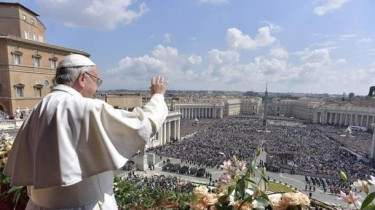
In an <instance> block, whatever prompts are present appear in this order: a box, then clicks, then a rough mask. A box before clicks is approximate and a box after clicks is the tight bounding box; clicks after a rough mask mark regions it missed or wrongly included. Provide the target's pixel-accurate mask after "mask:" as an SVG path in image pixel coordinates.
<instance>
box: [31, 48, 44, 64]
mask: <svg viewBox="0 0 375 210" xmlns="http://www.w3.org/2000/svg"><path fill="white" fill-rule="evenodd" d="M38 52H39V51H38V50H34V55H33V63H34V67H40V61H41V59H42V56H41V55H39V53H38Z"/></svg>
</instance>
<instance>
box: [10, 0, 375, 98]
mask: <svg viewBox="0 0 375 210" xmlns="http://www.w3.org/2000/svg"><path fill="white" fill-rule="evenodd" d="M7 2H16V1H7ZM18 2H19V3H21V4H22V5H24V6H25V7H27V8H29V9H31V10H32V11H34V12H35V13H37V14H38V15H39V20H40V21H42V23H43V24H44V25H45V26H46V28H47V29H46V37H45V39H46V42H47V43H49V44H54V45H60V46H64V47H68V48H73V49H78V50H83V51H85V52H88V53H89V54H90V55H91V59H92V60H93V61H94V62H95V63H96V64H97V66H98V68H99V69H100V72H101V77H102V78H103V80H104V82H103V85H102V86H101V87H100V89H101V90H110V89H133V90H137V89H143V90H145V89H148V87H149V86H150V84H149V83H150V79H151V78H152V77H153V76H155V75H159V74H161V75H164V76H165V78H166V80H168V81H169V85H168V89H171V90H224V91H225V90H228V91H256V92H259V91H264V90H265V87H266V84H267V86H268V90H269V91H270V92H294V93H331V94H343V93H346V94H348V93H350V92H353V93H355V94H356V95H366V94H367V93H368V92H369V87H370V86H375V24H374V20H375V12H374V8H375V1H374V0H79V1H77V0H20V1H18Z"/></svg>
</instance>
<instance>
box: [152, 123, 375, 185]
mask: <svg viewBox="0 0 375 210" xmlns="http://www.w3.org/2000/svg"><path fill="white" fill-rule="evenodd" d="M190 121H191V120H190ZM207 121H209V120H207ZM208 124H209V123H208ZM194 126H195V127H200V126H197V125H194V124H193V123H183V121H182V123H181V131H183V130H185V129H186V130H190V131H191V132H192V131H194ZM345 129H346V128H345V127H338V126H326V125H318V124H309V123H304V122H302V121H299V120H296V119H292V120H291V119H288V120H281V119H270V120H268V125H267V130H264V127H263V125H262V119H260V118H254V117H229V118H224V119H221V120H220V121H211V126H208V127H207V128H206V129H198V128H196V130H197V132H196V133H195V134H194V135H192V136H190V137H188V138H186V139H184V140H182V141H179V142H177V143H174V144H172V145H167V146H163V147H159V148H156V149H155V150H154V151H155V152H156V153H157V154H158V155H161V156H167V157H174V158H179V159H181V160H182V161H186V162H187V163H189V164H194V165H197V166H199V167H208V168H219V166H220V165H221V164H222V163H223V161H225V160H228V159H231V158H232V157H233V156H236V157H237V158H238V159H239V160H243V161H246V162H248V163H250V162H251V161H252V159H253V158H254V153H255V151H256V149H257V148H259V147H262V148H264V150H265V151H266V152H267V161H266V162H265V166H266V167H267V168H268V169H269V170H274V171H283V172H289V173H295V174H305V175H313V176H315V175H325V176H331V177H337V176H338V172H339V171H340V170H342V171H344V172H346V173H347V174H348V176H349V177H350V178H353V179H354V178H363V177H365V176H366V175H374V174H375V168H374V167H373V165H372V164H371V163H366V162H364V161H359V160H358V158H357V155H356V154H353V153H352V152H351V151H362V149H364V148H365V147H367V150H370V148H371V146H369V144H370V143H371V134H370V133H355V134H353V133H352V134H351V136H354V137H350V136H349V134H347V135H344V134H345ZM351 140H352V141H351ZM361 144H362V145H361ZM363 145H367V146H363ZM361 148H362V149H361ZM367 150H366V151H367ZM367 153H368V152H367Z"/></svg>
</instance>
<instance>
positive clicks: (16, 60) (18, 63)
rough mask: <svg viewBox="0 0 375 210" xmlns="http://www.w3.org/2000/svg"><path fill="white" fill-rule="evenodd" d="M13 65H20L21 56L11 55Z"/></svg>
mask: <svg viewBox="0 0 375 210" xmlns="http://www.w3.org/2000/svg"><path fill="white" fill-rule="evenodd" d="M13 64H14V65H20V64H21V55H20V54H13Z"/></svg>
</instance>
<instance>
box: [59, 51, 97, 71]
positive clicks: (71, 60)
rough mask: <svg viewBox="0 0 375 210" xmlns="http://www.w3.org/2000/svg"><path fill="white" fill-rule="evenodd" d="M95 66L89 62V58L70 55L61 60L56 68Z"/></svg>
mask: <svg viewBox="0 0 375 210" xmlns="http://www.w3.org/2000/svg"><path fill="white" fill-rule="evenodd" d="M95 65H96V64H95V63H94V62H92V60H90V58H88V57H86V56H84V55H80V54H71V55H68V56H66V57H65V58H63V59H62V60H61V61H60V63H59V65H58V66H57V68H62V67H77V66H95Z"/></svg>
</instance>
